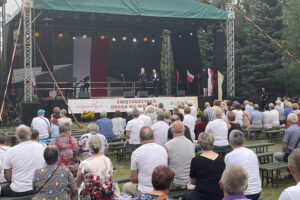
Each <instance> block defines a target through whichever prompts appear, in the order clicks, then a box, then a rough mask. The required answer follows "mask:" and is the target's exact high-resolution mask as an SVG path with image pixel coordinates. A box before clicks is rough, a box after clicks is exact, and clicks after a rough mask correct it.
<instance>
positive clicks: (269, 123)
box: [262, 105, 274, 129]
mask: <svg viewBox="0 0 300 200" xmlns="http://www.w3.org/2000/svg"><path fill="white" fill-rule="evenodd" d="M273 121H274V119H273V115H272V113H271V112H270V108H269V105H265V111H264V112H263V113H262V122H263V127H264V128H265V129H270V128H273Z"/></svg>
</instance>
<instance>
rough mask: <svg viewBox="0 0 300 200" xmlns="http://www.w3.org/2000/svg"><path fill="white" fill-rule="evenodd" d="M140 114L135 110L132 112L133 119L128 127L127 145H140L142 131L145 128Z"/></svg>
mask: <svg viewBox="0 0 300 200" xmlns="http://www.w3.org/2000/svg"><path fill="white" fill-rule="evenodd" d="M139 115H140V112H139V111H138V110H137V109H136V108H135V109H133V111H132V117H133V119H132V120H130V121H129V122H128V123H127V126H126V138H127V139H126V141H125V145H127V144H128V145H129V146H136V147H138V146H139V145H140V137H139V134H140V131H141V129H142V128H143V127H144V126H145V123H144V121H143V120H141V119H139Z"/></svg>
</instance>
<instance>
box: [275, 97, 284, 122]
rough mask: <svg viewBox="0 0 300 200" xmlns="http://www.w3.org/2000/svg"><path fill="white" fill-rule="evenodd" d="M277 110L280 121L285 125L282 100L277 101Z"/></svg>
mask: <svg viewBox="0 0 300 200" xmlns="http://www.w3.org/2000/svg"><path fill="white" fill-rule="evenodd" d="M275 104H276V105H275V110H277V112H278V114H279V121H280V124H285V121H284V116H283V112H284V107H283V106H282V105H281V104H282V102H281V101H280V100H277V101H275Z"/></svg>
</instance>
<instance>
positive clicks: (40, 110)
mask: <svg viewBox="0 0 300 200" xmlns="http://www.w3.org/2000/svg"><path fill="white" fill-rule="evenodd" d="M37 114H38V115H42V114H45V110H44V109H39V110H38V111H37Z"/></svg>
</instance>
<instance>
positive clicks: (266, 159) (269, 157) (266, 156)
mask: <svg viewBox="0 0 300 200" xmlns="http://www.w3.org/2000/svg"><path fill="white" fill-rule="evenodd" d="M273 154H274V153H272V152H265V153H257V154H256V156H257V158H258V160H259V163H260V164H268V163H272V162H273Z"/></svg>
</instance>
